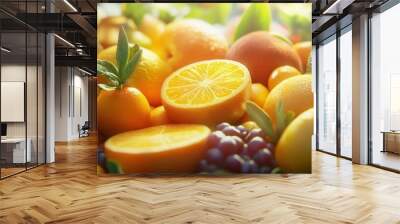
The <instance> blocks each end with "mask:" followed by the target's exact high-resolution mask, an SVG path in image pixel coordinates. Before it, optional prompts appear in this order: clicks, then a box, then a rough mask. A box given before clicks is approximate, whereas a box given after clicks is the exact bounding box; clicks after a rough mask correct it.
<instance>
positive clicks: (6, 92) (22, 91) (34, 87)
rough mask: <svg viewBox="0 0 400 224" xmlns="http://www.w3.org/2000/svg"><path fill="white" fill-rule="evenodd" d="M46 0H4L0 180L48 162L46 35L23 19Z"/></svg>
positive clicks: (0, 23)
mask: <svg viewBox="0 0 400 224" xmlns="http://www.w3.org/2000/svg"><path fill="white" fill-rule="evenodd" d="M42 6H43V1H30V2H27V1H1V2H0V7H1V8H2V9H3V8H6V9H7V10H8V11H7V12H12V13H5V12H4V11H0V47H1V50H0V51H1V54H0V55H1V57H0V81H1V85H0V90H1V91H0V92H1V100H0V101H1V105H0V111H1V115H0V121H1V144H0V178H1V179H2V178H5V177H7V176H10V175H13V174H16V173H19V172H22V171H25V170H27V169H29V168H33V167H36V166H37V165H39V164H43V163H45V89H46V88H45V74H44V73H45V69H44V64H45V55H46V54H45V41H46V40H45V35H44V34H43V33H40V31H38V30H36V29H35V28H34V27H31V26H29V25H27V24H25V23H24V22H22V21H21V20H20V19H18V18H22V17H23V16H24V15H26V14H25V12H28V13H38V12H39V11H41V10H43V7H42Z"/></svg>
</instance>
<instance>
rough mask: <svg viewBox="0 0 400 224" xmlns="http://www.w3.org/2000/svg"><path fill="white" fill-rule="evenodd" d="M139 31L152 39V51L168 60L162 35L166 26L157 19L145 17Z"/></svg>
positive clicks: (149, 16)
mask: <svg viewBox="0 0 400 224" xmlns="http://www.w3.org/2000/svg"><path fill="white" fill-rule="evenodd" d="M139 30H140V31H142V32H143V33H144V34H145V35H146V36H148V37H149V38H150V39H151V42H152V44H151V46H150V49H151V50H152V51H154V52H155V53H157V54H158V55H159V56H160V57H161V58H162V59H165V58H166V52H165V50H164V49H163V43H162V39H161V35H162V34H163V32H164V30H165V24H164V22H162V21H161V20H160V19H158V18H157V17H154V16H152V15H145V16H144V17H143V20H142V22H141V24H140V26H139Z"/></svg>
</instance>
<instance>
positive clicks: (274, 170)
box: [271, 167, 282, 174]
mask: <svg viewBox="0 0 400 224" xmlns="http://www.w3.org/2000/svg"><path fill="white" fill-rule="evenodd" d="M271 173H272V174H277V173H282V169H281V168H279V167H275V168H274V169H273V170H272V171H271Z"/></svg>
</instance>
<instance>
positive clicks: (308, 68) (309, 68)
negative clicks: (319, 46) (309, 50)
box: [306, 54, 312, 74]
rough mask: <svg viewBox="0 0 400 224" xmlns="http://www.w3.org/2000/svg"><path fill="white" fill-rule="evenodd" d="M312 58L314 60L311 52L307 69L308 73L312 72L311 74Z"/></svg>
mask: <svg viewBox="0 0 400 224" xmlns="http://www.w3.org/2000/svg"><path fill="white" fill-rule="evenodd" d="M311 60H312V58H311V54H310V56H309V57H308V60H307V69H306V73H310V74H311V70H312V68H311V63H312V62H311Z"/></svg>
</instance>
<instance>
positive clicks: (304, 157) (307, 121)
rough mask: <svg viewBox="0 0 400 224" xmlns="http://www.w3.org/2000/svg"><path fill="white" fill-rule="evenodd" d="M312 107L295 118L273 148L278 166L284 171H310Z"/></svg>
mask: <svg viewBox="0 0 400 224" xmlns="http://www.w3.org/2000/svg"><path fill="white" fill-rule="evenodd" d="M313 120H314V109H313V108H311V109H309V110H306V111H305V112H303V113H302V114H300V115H299V116H298V117H297V118H295V119H294V120H293V121H292V122H291V123H290V124H289V126H288V127H287V128H286V129H285V131H284V132H283V134H282V136H281V137H280V139H279V141H278V144H277V146H276V150H275V159H276V161H277V163H278V166H279V167H280V168H282V169H283V171H284V172H285V173H311V137H312V134H313V127H314V125H313V124H314V121H313Z"/></svg>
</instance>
